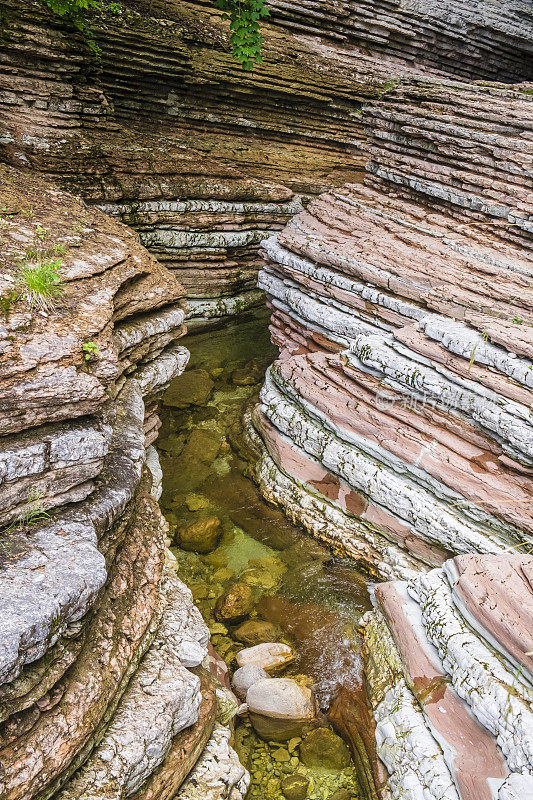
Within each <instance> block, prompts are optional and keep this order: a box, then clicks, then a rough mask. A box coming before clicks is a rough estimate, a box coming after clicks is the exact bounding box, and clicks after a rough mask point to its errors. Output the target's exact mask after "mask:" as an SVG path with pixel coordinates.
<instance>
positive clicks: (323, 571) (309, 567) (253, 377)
mask: <svg viewBox="0 0 533 800" xmlns="http://www.w3.org/2000/svg"><path fill="white" fill-rule="evenodd" d="M267 325H268V322H267V317H266V314H265V313H259V314H258V315H256V316H255V317H253V318H251V319H248V321H246V322H240V323H231V324H229V325H228V326H226V327H225V328H223V329H219V330H216V331H209V332H204V333H201V334H196V335H195V336H191V337H188V338H187V339H184V340H183V341H184V344H185V345H186V346H187V347H188V349H189V350H190V353H191V359H190V363H189V366H188V369H187V373H186V375H184V376H182V377H181V378H178V379H177V382H175V383H174V385H173V386H172V387H171V389H170V390H169V393H168V394H167V395H166V396H165V401H166V402H172V403H175V402H176V398H177V401H178V402H180V403H183V406H184V407H182V408H179V407H176V405H173V406H169V405H165V406H164V411H163V415H162V421H163V425H162V429H161V432H160V436H159V439H158V442H157V447H158V449H159V453H160V459H161V465H162V468H163V475H164V481H163V496H162V500H161V504H162V508H163V511H164V513H165V515H166V517H167V519H168V521H169V523H170V528H171V532H172V531H174V530H176V528H177V527H178V526H180V525H182V524H184V523H190V522H195V521H196V520H198V519H203V518H205V517H207V516H213V515H215V516H216V517H218V518H219V519H220V521H221V526H222V531H223V533H222V536H221V539H220V541H219V544H218V546H217V547H216V548H215V549H214V550H213V551H211V552H209V553H207V554H204V555H200V554H197V553H194V552H189V551H185V550H182V549H180V548H179V547H174V548H172V552H173V553H174V555H175V556H176V558H177V560H178V562H179V575H180V577H181V578H182V580H184V581H185V583H187V585H188V586H189V587H190V588H191V590H192V592H193V596H194V598H195V602H196V604H197V606H198V608H199V609H200V611H201V612H202V614H203V616H204V618H205V620H206V622H207V624H208V625H209V627H210V629H211V634H212V643H213V646H214V647H215V648H216V649H217V651H218V652H219V654H220V655H221V656H222V657H223V659H224V660H225V661H226V663H227V665H228V667H229V668H230V670H231V669H232V668H233V667H234V658H235V655H236V653H237V652H238V651H239V650H240V649H241V648H243V647H245V646H246V645H245V644H242V643H241V642H238V641H237V640H236V638H235V636H234V635H232V634H234V631H233V630H232V629H231V627H227V626H225V625H222V624H221V623H220V622H217V621H216V620H215V619H214V606H215V602H216V600H217V598H218V597H219V596H220V595H221V594H222V593H223V592H224V591H225V590H226V589H228V587H230V586H231V585H232V583H234V582H235V581H236V580H237V579H238V580H239V581H240V582H244V583H247V584H248V585H249V586H250V587H251V588H252V592H253V598H254V602H255V605H254V609H253V611H252V612H251V614H250V615H249V617H250V619H254V620H263V621H267V622H270V623H272V624H273V625H275V626H276V630H277V633H278V635H277V636H276V641H283V642H285V643H287V644H291V645H292V646H293V647H294V649H295V650H296V651H297V653H298V658H297V661H296V662H295V663H294V664H291V665H290V667H289V668H288V669H287V671H286V673H285V674H286V675H291V674H298V675H302V674H303V675H306V676H309V677H310V679H311V681H312V683H313V685H314V688H315V692H316V695H317V698H318V701H319V705H320V708H321V711H322V712H323V713H324V715H325V716H324V722H325V724H327V714H328V711H329V710H330V708H331V706H332V704H333V703H334V702H335V699H336V698H337V697H338V695H339V692H341V691H344V692H345V693H346V692H347V693H348V694H346V696H347V697H350V696H355V695H356V694H357V693H358V692H359V694H360V692H361V659H360V646H361V641H360V635H359V632H358V620H359V619H360V617H361V615H362V614H363V613H364V611H366V610H367V609H368V608H369V607H370V602H369V595H368V585H367V581H366V579H365V578H364V576H362V575H361V574H360V573H359V572H358V571H357V570H356V569H355V568H354V566H353V565H352V564H351V563H350V562H349V561H347V560H343V559H339V558H336V557H333V556H332V555H331V553H330V552H329V551H328V550H327V549H326V548H325V547H323V546H321V545H319V544H318V543H317V542H315V541H314V540H312V539H311V538H310V537H308V536H307V535H306V534H305V533H303V531H302V530H300V529H299V528H298V527H296V526H294V525H292V524H291V523H290V522H289V521H288V520H287V519H286V518H285V517H284V516H283V514H282V513H281V512H280V511H279V510H278V509H277V508H274V507H272V506H270V505H269V504H267V503H266V502H265V501H264V500H263V498H262V497H261V495H260V493H259V491H258V489H257V487H256V485H255V484H254V483H253V482H252V481H251V480H250V479H249V478H248V477H246V474H247V471H248V462H247V461H246V448H245V446H244V443H243V438H242V425H241V418H242V414H243V411H244V409H245V408H246V406H247V405H248V404H250V403H252V402H254V401H255V399H256V398H257V393H258V391H259V388H260V385H261V382H262V378H263V375H264V372H265V369H266V368H267V366H268V364H269V363H271V362H272V361H273V359H274V358H275V357H276V355H277V351H276V349H274V348H273V347H272V345H271V344H270V342H269V338H268V329H267ZM343 696H344V695H343ZM293 744H294V743H293ZM235 746H236V749H237V751H238V752H239V755H240V757H241V760H242V761H243V763H244V764H245V766H247V767H248V769H249V770H250V772H251V774H252V785H251V788H250V792H249V794H248V797H250V798H256V797H257V798H268V800H278V798H282V797H283V795H282V794H281V790H280V783H281V781H282V780H283V779H284V778H286V777H287V776H288V775H290V774H294V773H297V774H300V773H301V774H304V775H305V776H306V777H308V778H309V780H310V787H309V790H308V794H307V797H308V798H309V800H328V798H334V800H343V798H344V800H348V798H349V797H352V798H355V797H362V796H363V795H362V794H361V793H360V791H359V789H358V780H357V770H356V768H355V766H354V764H353V763H352V764H351V765H350V767H348V768H347V769H345V770H341V771H338V770H337V771H332V770H327V769H319V768H317V767H313V768H309V767H306V766H304V765H303V764H302V763H301V762H300V760H299V756H298V753H299V751H298V746H297V744H296V745H294V747H293V749H292V750H291V751H290V752H289V750H288V749H287V747H286V746H284V745H283V746H282V745H273V744H268V743H265V742H263V741H262V740H260V739H259V738H258V737H257V736H256V734H255V733H254V732H253V729H252V728H251V726H250V724H249V723H248V722H247V720H246V719H244V720H240V721H238V723H237V730H236V745H235ZM282 751H285V752H282ZM339 792H340V794H339Z"/></svg>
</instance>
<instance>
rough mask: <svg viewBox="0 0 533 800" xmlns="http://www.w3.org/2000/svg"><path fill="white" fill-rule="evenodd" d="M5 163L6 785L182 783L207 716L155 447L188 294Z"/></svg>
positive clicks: (1, 635) (141, 793)
mask: <svg viewBox="0 0 533 800" xmlns="http://www.w3.org/2000/svg"><path fill="white" fill-rule="evenodd" d="M1 179H2V189H1V193H0V198H1V203H0V205H1V208H2V213H1V223H0V224H1V226H2V231H1V232H2V244H3V247H2V254H1V259H2V273H1V281H2V292H3V306H2V309H3V319H2V323H1V326H0V336H1V342H2V345H1V353H0V370H1V375H2V384H1V390H0V391H1V399H0V407H1V409H2V413H1V415H0V425H1V430H2V433H3V435H2V437H1V439H0V509H1V514H2V517H1V519H2V523H3V525H4V527H3V529H2V530H1V531H0V546H1V549H0V604H1V606H2V618H1V620H0V763H1V765H2V769H1V773H0V794H1V796H2V798H5V800H19V799H20V800H23V799H24V800H27V799H29V798H32V797H39V798H43V800H44V798H48V797H51V796H52V795H57V796H58V797H61V798H64V800H67V798H71V797H72V798H77V800H79V798H87V800H89V798H90V799H91V800H95V799H96V798H102V800H103V798H104V797H105V798H107V799H108V800H109V798H110V797H114V798H117V800H118V799H119V798H123V797H129V796H132V795H134V796H135V797H136V798H139V800H140V798H144V797H150V796H152V795H153V791H154V787H158V791H159V795H160V796H161V797H169V798H170V796H171V793H172V794H175V792H176V791H177V790H178V788H179V786H180V784H181V783H182V782H183V780H184V779H185V777H186V774H187V773H188V772H189V771H190V769H191V768H192V767H193V766H194V765H195V763H196V761H197V759H198V757H199V756H200V755H201V752H202V750H203V748H204V746H205V744H206V741H207V739H208V738H209V735H210V732H211V730H212V727H213V724H214V716H215V703H214V691H213V688H212V686H211V683H210V680H209V678H208V677H207V675H205V676H204V677H203V679H202V682H201V681H200V678H199V677H198V676H197V675H195V674H193V673H192V672H191V671H190V670H191V669H194V668H197V667H199V666H200V665H201V664H202V662H203V661H204V659H206V657H207V643H208V638H209V632H208V630H207V628H206V626H205V624H204V623H203V621H202V619H201V616H200V614H199V612H198V610H197V609H196V608H195V607H194V605H193V601H192V595H191V593H190V592H189V590H188V589H186V587H185V586H184V585H183V584H182V583H181V582H180V581H179V580H178V579H177V578H176V577H175V575H174V574H173V573H172V572H170V571H169V569H168V568H167V567H165V535H166V530H167V526H166V523H165V521H164V519H163V517H162V516H161V512H160V510H159V507H158V505H157V502H156V498H157V496H158V494H159V493H160V490H161V489H160V483H161V481H160V469H159V465H158V463H154V453H155V451H154V450H153V448H150V447H149V445H150V443H151V442H152V441H153V439H154V438H155V436H156V435H157V430H158V427H159V420H158V417H157V401H158V398H159V396H160V394H161V393H162V391H163V390H164V389H165V388H166V386H167V385H168V383H169V381H170V379H171V378H172V377H173V375H174V374H178V373H179V372H180V371H182V370H183V369H184V367H185V365H186V363H187V360H188V352H187V351H186V349H185V348H184V347H183V346H181V345H180V344H178V343H177V340H178V339H179V337H180V336H181V335H182V334H183V333H184V331H185V326H184V317H185V313H184V309H183V307H182V304H181V298H182V297H183V294H184V291H183V289H182V287H181V286H180V285H179V284H178V283H177V282H176V280H175V278H174V277H173V275H172V274H171V273H170V272H169V271H168V270H166V268H165V267H163V266H161V265H160V264H159V263H158V262H157V261H156V260H155V259H154V258H153V257H152V256H150V255H149V253H148V252H147V251H146V250H145V249H144V248H143V247H142V246H141V244H140V243H139V240H138V237H137V235H136V234H134V233H133V232H131V231H128V230H127V229H126V228H125V227H124V226H123V225H122V224H121V223H118V222H115V221H113V220H110V219H109V218H108V217H106V216H105V215H104V214H103V213H102V212H100V211H98V210H96V209H91V208H89V207H87V206H86V205H85V204H84V203H83V202H81V201H80V200H76V199H74V198H73V197H71V196H69V195H67V194H65V193H64V192H62V191H60V190H58V189H57V188H55V187H54V186H52V185H50V184H49V183H46V182H44V181H41V180H39V179H36V178H30V177H29V176H28V175H27V174H25V173H19V172H17V171H16V170H13V169H10V168H6V167H2V168H1ZM43 269H46V270H48V274H49V275H52V283H51V284H50V282H49V283H48V284H46V285H45V286H44V287H41V290H40V293H37V294H36V295H34V296H33V299H31V298H30V300H29V299H28V296H27V290H28V288H29V284H28V280H31V277H32V275H33V276H35V275H36V274H40V273H39V272H38V271H39V270H41V271H42V270H43ZM51 287H52V288H51ZM53 287H55V291H53ZM47 288H48V295H47V294H46V289H47ZM25 293H26V294H25ZM43 300H46V301H47V304H46V305H45V306H43ZM39 304H41V307H40V305H39ZM147 447H148V450H149V453H148V458H147ZM156 461H157V459H156ZM145 462H146V464H145ZM150 470H151V471H150ZM152 473H153V474H152ZM158 484H159V485H158ZM228 753H229V757H230V758H233V759H234V758H235V755H234V754H233V751H231V750H228ZM167 756H168V764H167ZM243 775H244V771H243ZM170 790H171V793H170ZM165 791H166V794H165ZM145 793H146V794H145Z"/></svg>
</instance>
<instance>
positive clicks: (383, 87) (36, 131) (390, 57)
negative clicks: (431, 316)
mask: <svg viewBox="0 0 533 800" xmlns="http://www.w3.org/2000/svg"><path fill="white" fill-rule="evenodd" d="M525 3H526V0H515V2H514V3H513V5H512V6H511V7H509V8H506V9H504V10H503V11H502V9H500V8H498V9H497V10H496V9H495V8H494V9H493V8H492V6H491V7H490V8H489V9H486V10H485V11H484V13H483V14H481V12H477V11H476V10H475V9H473V8H472V7H471V4H470V3H468V2H465V0H450V2H449V3H447V4H446V6H445V7H442V5H441V4H436V3H434V2H432V0H420V1H419V2H417V3H416V4H412V3H409V4H407V3H403V2H402V3H398V2H393V3H391V2H389V1H388V0H386V2H382V0H379V2H378V1H377V0H372V2H367V0H365V2H364V3H358V4H357V8H352V7H351V6H350V4H349V3H337V4H336V5H335V6H334V7H332V6H331V4H326V3H315V2H313V3H304V4H302V3H292V2H291V3H286V2H273V3H271V4H269V8H270V9H271V16H270V17H269V18H268V19H267V20H266V22H265V23H264V25H263V26H262V28H263V31H264V37H265V45H264V63H263V64H262V65H261V68H260V69H257V70H254V71H253V72H251V73H244V72H243V71H242V70H241V69H240V67H239V65H238V64H237V63H236V62H235V61H234V60H233V58H232V56H231V55H230V53H229V48H228V27H227V23H226V22H224V21H223V20H222V19H221V15H220V13H219V12H218V11H216V10H215V9H214V8H213V7H212V5H211V3H207V2H201V0H200V1H199V2H195V3H189V2H188V3H182V2H180V3H177V2H173V3H167V2H165V3H163V2H150V3H148V2H145V1H144V0H141V2H139V1H138V0H137V2H133V0H132V2H127V3H124V4H122V6H121V10H120V12H119V13H118V14H116V15H111V14H110V15H109V16H107V17H102V18H98V19H95V20H93V21H91V28H92V30H93V32H94V36H95V41H96V42H97V43H98V46H99V47H100V49H101V54H100V56H99V57H98V58H96V57H95V55H94V53H93V52H92V51H91V50H90V49H89V48H88V47H87V46H86V44H84V42H83V40H82V38H80V36H79V35H78V33H77V32H76V31H75V30H73V28H72V27H71V26H70V27H69V24H68V23H67V22H65V19H64V18H58V17H54V16H53V15H51V14H50V13H48V12H46V11H45V10H44V9H43V8H42V7H41V6H40V5H39V4H37V3H32V2H26V3H23V4H22V5H21V4H20V3H14V2H12V1H11V0H6V2H5V3H4V6H5V13H4V14H3V17H2V20H3V21H2V36H3V40H4V42H5V45H6V48H5V53H6V55H5V58H4V59H3V61H2V66H1V74H0V83H1V85H2V90H3V93H2V98H1V101H0V143H1V144H2V150H3V158H4V159H5V160H7V161H9V163H11V164H14V165H16V166H18V167H23V168H28V167H30V168H32V169H33V170H38V171H39V172H43V173H46V174H47V175H50V176H53V177H54V178H55V179H57V180H58V181H59V183H60V184H61V185H62V186H63V187H64V188H68V189H69V190H71V191H74V192H75V193H78V194H81V195H82V196H83V197H84V198H86V199H87V200H88V201H89V202H91V203H92V204H97V205H99V206H101V207H102V208H103V209H105V210H106V211H107V212H108V213H110V214H112V215H115V216H117V217H118V218H120V219H122V221H123V222H126V223H127V224H128V225H131V226H133V227H134V228H135V229H136V230H137V231H138V232H139V234H140V236H141V240H142V242H143V243H144V244H145V245H146V246H147V247H148V248H149V249H150V250H151V251H152V252H153V253H154V254H155V255H156V257H157V258H158V259H159V260H161V261H163V262H164V263H165V264H166V265H167V266H168V267H169V268H170V269H172V270H176V271H177V274H178V277H179V280H180V281H181V283H182V284H183V285H184V286H185V288H186V290H187V294H188V296H189V298H190V304H189V309H190V310H189V316H190V318H191V324H192V326H193V327H194V326H195V325H200V324H204V325H205V324H207V323H210V322H211V323H212V322H214V321H216V320H219V319H220V318H223V317H224V316H226V315H227V314H235V313H240V312H242V311H245V310H246V309H248V308H250V307H252V306H253V305H255V304H257V303H258V302H260V301H261V295H260V294H259V292H258V291H257V289H256V286H255V283H256V274H257V269H258V266H259V265H260V258H259V256H258V245H259V242H260V241H261V239H263V238H264V237H265V236H266V235H267V234H269V233H271V232H273V231H277V230H279V229H280V228H281V227H282V226H283V225H284V224H285V223H286V222H287V221H288V219H289V218H290V217H291V216H293V214H294V213H295V212H296V211H298V210H299V209H301V207H302V203H305V202H306V200H307V199H308V198H309V197H311V196H316V195H317V194H319V193H320V192H322V191H324V190H326V189H330V188H332V187H338V186H341V185H342V184H343V183H345V182H346V181H347V180H352V181H353V180H358V179H359V176H360V173H361V170H362V167H363V165H364V163H365V159H366V155H365V154H364V153H363V151H362V148H361V145H362V143H363V141H364V140H365V139H366V137H367V131H365V129H364V126H363V124H362V121H361V116H360V112H361V109H362V107H363V106H364V104H365V103H367V102H369V101H372V100H375V99H376V98H382V97H384V96H385V95H386V94H387V92H388V91H390V89H391V87H393V86H394V85H395V83H396V82H397V81H398V80H399V79H401V78H405V77H406V76H407V77H409V76H413V75H419V74H420V69H421V67H423V68H424V69H425V70H430V71H431V72H432V74H434V75H439V74H442V73H449V72H452V73H453V74H455V75H457V74H461V75H463V76H465V77H467V78H473V77H474V78H494V77H497V78H498V79H501V80H518V79H520V78H522V79H523V78H531V75H532V73H531V70H532V69H533V67H532V60H531V48H530V44H529V40H530V39H531V27H532V25H531V20H530V19H529V15H528V14H527V13H526V11H525V10H524V8H523V6H524V4H525ZM440 91H441V90H440V89H438V90H437V93H438V92H440ZM452 97H453V92H452ZM378 122H379V127H380V128H382V129H383V127H384V126H383V124H382V120H381V119H380V120H378Z"/></svg>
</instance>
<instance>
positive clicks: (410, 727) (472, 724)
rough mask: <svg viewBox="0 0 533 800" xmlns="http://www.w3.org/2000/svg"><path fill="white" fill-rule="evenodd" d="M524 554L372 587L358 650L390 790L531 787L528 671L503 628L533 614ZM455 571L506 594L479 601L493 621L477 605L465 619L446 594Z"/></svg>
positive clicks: (476, 559) (507, 792) (502, 794)
mask: <svg viewBox="0 0 533 800" xmlns="http://www.w3.org/2000/svg"><path fill="white" fill-rule="evenodd" d="M485 559H487V561H486V562H485V563H484V560H485ZM530 560H531V559H530V557H524V556H510V557H509V556H506V555H498V556H494V557H492V556H462V557H459V558H457V559H455V560H454V561H452V562H447V563H446V565H445V568H444V569H436V570H433V571H431V572H429V573H427V574H423V575H419V576H417V577H415V578H412V579H411V580H410V581H409V582H408V583H407V584H405V583H401V582H398V581H396V582H394V583H388V584H382V585H380V586H379V587H378V590H377V592H376V599H377V603H378V610H376V611H374V612H371V614H370V616H369V617H368V618H367V619H366V625H365V644H364V652H365V659H366V674H367V680H368V687H369V696H370V699H371V704H372V707H373V711H374V717H375V719H376V723H377V727H376V741H377V747H378V755H379V757H380V759H381V760H382V761H383V762H384V763H385V765H386V767H387V770H388V773H389V779H388V783H387V787H388V791H389V792H390V795H391V797H393V798H396V797H412V798H415V797H418V796H420V793H421V792H425V794H424V796H426V794H427V796H428V797H429V798H439V800H441V798H446V800H457V798H459V797H461V798H463V800H465V798H470V797H486V798H487V800H492V799H493V798H498V800H504V799H506V798H514V797H523V798H526V797H529V796H530V794H531V792H532V791H533V779H532V777H531V775H532V769H531V753H532V746H531V743H532V737H533V717H532V715H531V683H530V678H529V677H528V674H527V673H526V672H525V671H523V672H519V671H516V670H514V668H513V667H514V663H513V661H514V659H513V658H512V657H511V656H510V653H509V652H508V651H507V650H506V648H505V644H502V642H505V641H506V640H505V638H503V639H502V635H501V634H502V633H504V631H505V626H508V625H509V622H510V617H509V614H511V613H513V614H514V615H515V620H516V622H515V624H518V625H520V624H522V620H525V619H527V618H528V617H529V615H530V614H531V610H532V608H533V603H532V598H533V594H532V592H531V585H530V584H529V583H528V578H527V576H528V575H529V573H530ZM482 565H484V569H483V571H480V570H481V567H482ZM457 574H462V575H463V582H464V581H465V580H466V581H470V582H471V583H472V582H473V584H472V585H473V586H476V585H477V584H479V585H481V584H482V585H484V586H485V587H487V586H489V585H490V586H492V587H494V592H495V593H496V595H497V593H498V592H499V591H502V592H503V593H504V594H506V595H507V597H509V602H508V603H507V605H506V606H505V605H501V604H497V605H496V604H495V603H494V602H491V603H490V605H489V606H487V608H490V609H491V611H490V614H491V615H492V618H493V625H492V627H490V625H489V624H487V620H486V619H485V622H483V621H482V619H483V611H482V607H481V609H478V610H477V611H476V613H473V614H472V615H470V616H469V617H468V619H466V618H465V617H463V615H462V613H461V609H460V606H457V605H456V604H455V603H454V601H453V595H452V592H453V585H454V582H455V581H456V580H457ZM520 574H521V575H522V581H521V580H520V579H519V580H518V583H517V577H518V575H520ZM452 575H455V576H456V578H455V581H454V580H452V578H451V576H452ZM524 579H525V583H524ZM526 587H527V588H526ZM509 593H511V594H509ZM502 613H503V614H504V615H505V614H506V615H507V616H506V618H505V619H506V621H505V623H504V625H503V626H502V625H501V622H502V621H503V618H502V619H500V617H501V614H502ZM473 625H474V626H473ZM527 646H528V641H525V642H524V648H523V649H524V651H525V650H526V648H527ZM452 687H453V688H452Z"/></svg>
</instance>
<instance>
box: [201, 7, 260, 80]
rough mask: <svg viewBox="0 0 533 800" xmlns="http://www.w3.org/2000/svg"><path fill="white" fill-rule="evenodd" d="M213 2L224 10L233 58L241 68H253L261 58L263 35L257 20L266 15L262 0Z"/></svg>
mask: <svg viewBox="0 0 533 800" xmlns="http://www.w3.org/2000/svg"><path fill="white" fill-rule="evenodd" d="M214 4H215V6H216V7H217V8H220V9H221V10H222V11H224V12H225V13H224V15H223V16H224V19H229V24H230V31H231V34H230V42H231V47H232V52H233V56H234V58H236V59H237V61H239V62H240V64H241V65H242V67H243V69H245V70H251V69H253V67H254V64H260V63H261V62H262V60H263V59H262V57H261V45H262V44H263V37H262V36H261V32H260V30H259V21H260V20H261V18H263V17H268V9H267V8H266V6H265V4H264V0H214Z"/></svg>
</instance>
